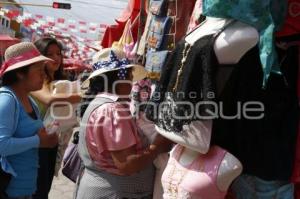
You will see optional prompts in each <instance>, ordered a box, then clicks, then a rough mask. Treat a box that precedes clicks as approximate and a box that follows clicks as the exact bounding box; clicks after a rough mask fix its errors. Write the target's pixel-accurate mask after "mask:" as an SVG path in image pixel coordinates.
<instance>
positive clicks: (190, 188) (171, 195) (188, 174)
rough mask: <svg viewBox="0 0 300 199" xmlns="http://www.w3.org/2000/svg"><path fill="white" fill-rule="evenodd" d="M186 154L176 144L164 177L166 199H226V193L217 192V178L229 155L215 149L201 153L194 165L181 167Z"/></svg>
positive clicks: (220, 149)
mask: <svg viewBox="0 0 300 199" xmlns="http://www.w3.org/2000/svg"><path fill="white" fill-rule="evenodd" d="M183 150H184V147H183V146H181V145H179V144H177V145H176V146H175V148H174V149H173V151H172V153H171V155H170V158H169V161H168V164H167V167H166V168H165V170H164V172H163V175H162V185H163V189H164V195H163V197H164V198H165V199H175V198H182V199H189V198H205V199H223V198H224V197H225V195H226V192H223V191H220V190H219V189H218V187H217V177H218V171H219V167H220V165H221V162H222V161H223V159H224V156H225V154H226V151H225V150H224V149H222V148H220V147H218V146H212V147H211V148H210V150H209V152H208V153H207V154H200V153H199V155H198V156H197V157H196V158H195V160H194V161H193V162H192V163H191V164H189V165H185V166H183V165H182V164H180V163H179V159H180V157H181V154H182V152H183Z"/></svg>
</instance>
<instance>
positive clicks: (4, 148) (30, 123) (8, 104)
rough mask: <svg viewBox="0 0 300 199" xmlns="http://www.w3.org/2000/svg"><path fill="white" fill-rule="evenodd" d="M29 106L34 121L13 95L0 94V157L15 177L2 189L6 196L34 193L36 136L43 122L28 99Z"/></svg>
mask: <svg viewBox="0 0 300 199" xmlns="http://www.w3.org/2000/svg"><path fill="white" fill-rule="evenodd" d="M16 102H17V103H16ZM31 103H32V107H33V109H34V111H35V114H36V115H37V117H38V119H36V120H34V119H33V118H31V117H30V116H29V115H28V113H27V112H26V111H25V109H24V107H23V106H22V104H21V103H20V102H19V100H18V99H17V98H16V97H15V96H13V95H11V94H8V93H0V156H2V157H6V160H7V161H8V163H9V164H10V165H11V167H12V169H13V170H14V172H15V174H16V176H13V177H12V179H11V181H10V183H9V185H8V188H7V190H6V193H7V194H8V196H10V197H18V196H26V195H32V194H33V193H34V192H35V190H36V179H37V171H38V147H39V142H40V141H39V137H38V135H37V133H38V131H39V129H40V128H42V127H43V122H42V120H41V119H40V116H39V112H38V109H37V106H36V105H35V104H34V102H33V101H32V100H31ZM16 113H19V115H18V116H16ZM16 118H18V121H16ZM15 122H17V126H16V131H15V132H14V128H15Z"/></svg>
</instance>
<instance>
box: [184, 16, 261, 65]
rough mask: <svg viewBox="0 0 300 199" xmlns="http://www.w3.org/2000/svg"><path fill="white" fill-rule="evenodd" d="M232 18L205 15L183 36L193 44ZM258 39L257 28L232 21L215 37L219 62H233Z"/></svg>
mask: <svg viewBox="0 0 300 199" xmlns="http://www.w3.org/2000/svg"><path fill="white" fill-rule="evenodd" d="M231 21H232V20H229V19H221V18H212V17H207V18H206V20H205V21H204V22H203V23H202V24H201V25H200V26H199V27H198V28H196V29H195V30H194V31H193V32H191V33H190V34H189V35H187V36H186V37H185V41H186V42H187V43H189V44H194V43H195V42H196V41H197V40H199V39H200V38H201V37H203V36H205V35H209V34H214V33H216V32H218V31H219V30H220V29H222V28H223V27H225V26H226V25H227V24H229V23H230V22H231ZM258 39H259V34H258V32H257V30H256V29H255V28H253V27H251V26H249V25H246V24H244V23H242V22H238V21H236V22H233V24H231V25H230V26H229V27H227V28H226V29H225V30H224V31H223V32H222V33H221V34H220V35H219V36H218V37H217V39H216V42H215V45H214V49H215V54H216V56H217V59H218V61H219V63H220V64H235V63H238V61H239V60H240V59H241V57H242V56H243V55H244V54H245V53H246V52H247V51H248V50H249V49H251V48H252V47H254V46H255V45H256V44H257V42H258Z"/></svg>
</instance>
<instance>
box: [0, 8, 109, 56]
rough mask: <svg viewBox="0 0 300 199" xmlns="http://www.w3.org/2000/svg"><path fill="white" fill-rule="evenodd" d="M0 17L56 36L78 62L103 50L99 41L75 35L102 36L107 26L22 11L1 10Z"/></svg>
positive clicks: (67, 52)
mask: <svg viewBox="0 0 300 199" xmlns="http://www.w3.org/2000/svg"><path fill="white" fill-rule="evenodd" d="M0 16H6V17H8V18H9V19H10V20H16V21H17V22H18V23H22V25H23V26H25V27H27V28H29V29H32V30H34V31H36V32H38V33H39V34H41V35H42V34H54V35H55V36H56V37H58V38H59V40H60V41H61V42H62V43H63V44H64V46H65V47H66V48H67V50H66V51H65V55H66V56H67V57H71V58H74V59H78V60H88V59H89V58H91V55H92V54H93V53H95V52H96V51H97V49H98V50H99V49H100V48H101V46H100V44H99V41H95V40H92V39H87V38H82V37H80V36H78V35H76V34H74V33H78V32H79V33H83V34H85V33H86V34H101V33H103V32H104V31H105V29H106V27H107V25H106V24H101V23H94V22H86V21H83V20H80V21H75V20H73V19H65V18H62V17H59V18H54V17H51V16H44V15H41V14H36V15H33V14H31V13H28V12H20V10H9V9H6V8H1V9H0Z"/></svg>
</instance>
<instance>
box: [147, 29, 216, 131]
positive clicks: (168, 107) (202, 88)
mask: <svg viewBox="0 0 300 199" xmlns="http://www.w3.org/2000/svg"><path fill="white" fill-rule="evenodd" d="M218 35H219V33H216V34H212V35H207V36H204V37H203V38H201V39H199V40H198V41H196V42H195V43H194V45H190V44H188V43H186V42H185V40H184V39H183V40H181V41H180V42H179V43H178V45H177V47H176V49H175V51H174V52H173V53H172V54H171V56H170V58H169V60H168V62H167V65H166V66H165V67H164V68H163V70H162V75H161V79H160V82H159V84H158V85H157V87H156V90H155V92H154V94H153V97H152V99H151V102H152V103H150V106H149V107H148V108H147V111H146V113H147V117H148V118H149V119H151V120H153V121H155V122H156V124H157V125H158V126H159V127H161V128H163V129H165V130H167V131H171V132H175V133H180V132H181V131H182V127H183V125H186V124H189V123H190V122H191V121H194V120H202V119H206V118H207V117H210V116H212V117H213V115H211V113H212V112H214V111H213V109H214V106H213V105H212V103H213V102H214V101H215V98H216V78H215V77H216V72H217V71H216V70H217V65H218V63H217V61H216V60H217V59H216V57H215V54H214V49H213V46H214V45H213V44H214V42H215V39H216V37H217V36H218ZM153 102H154V103H153ZM200 102H201V103H200ZM155 104H156V106H155Z"/></svg>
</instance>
